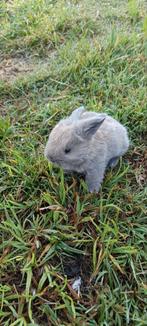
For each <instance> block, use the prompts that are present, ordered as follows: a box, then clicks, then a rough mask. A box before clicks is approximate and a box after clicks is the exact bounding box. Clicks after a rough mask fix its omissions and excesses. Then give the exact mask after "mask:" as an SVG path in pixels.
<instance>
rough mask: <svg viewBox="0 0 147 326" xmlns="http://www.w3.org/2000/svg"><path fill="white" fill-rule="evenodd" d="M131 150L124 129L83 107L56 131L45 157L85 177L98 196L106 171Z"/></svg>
mask: <svg viewBox="0 0 147 326" xmlns="http://www.w3.org/2000/svg"><path fill="white" fill-rule="evenodd" d="M128 147H129V139H128V135H127V131H126V128H125V127H123V126H122V125H121V124H120V123H119V122H118V121H116V120H115V119H113V118H111V117H110V116H108V115H107V114H104V113H96V112H90V111H89V112H88V111H86V110H85V109H84V107H83V106H82V107H79V108H78V109H76V110H74V111H73V112H72V114H71V115H70V116H69V117H67V118H66V119H63V120H61V121H59V123H58V124H57V125H56V126H55V127H54V128H53V130H52V131H51V133H50V135H49V139H48V141H47V144H46V147H45V152H44V154H45V157H47V159H48V160H49V161H51V162H53V163H56V164H57V165H59V166H61V167H62V168H63V169H64V170H66V171H73V172H74V171H75V172H79V173H83V174H84V175H85V179H86V183H87V185H88V190H89V191H90V192H94V191H96V192H98V190H99V188H100V185H101V183H102V180H103V178H104V173H105V170H106V168H107V167H108V166H110V167H114V166H115V165H116V164H117V162H118V159H119V157H120V156H122V155H123V154H124V153H125V152H126V151H127V149H128Z"/></svg>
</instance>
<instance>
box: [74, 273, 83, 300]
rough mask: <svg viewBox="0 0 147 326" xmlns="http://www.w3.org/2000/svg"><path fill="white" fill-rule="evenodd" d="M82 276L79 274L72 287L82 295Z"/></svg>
mask: <svg viewBox="0 0 147 326" xmlns="http://www.w3.org/2000/svg"><path fill="white" fill-rule="evenodd" d="M81 281H82V280H81V277H80V276H78V278H76V279H75V281H74V282H73V284H72V288H73V290H74V291H76V292H77V293H78V296H79V295H80V286H81Z"/></svg>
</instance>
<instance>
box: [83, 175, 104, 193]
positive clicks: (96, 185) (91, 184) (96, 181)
mask: <svg viewBox="0 0 147 326" xmlns="http://www.w3.org/2000/svg"><path fill="white" fill-rule="evenodd" d="M96 172H97V171H96ZM96 172H95V171H90V172H89V171H88V172H87V174H86V183H87V186H88V190H89V192H98V191H99V189H100V186H101V182H102V180H103V173H101V174H100V173H99V174H98V173H96Z"/></svg>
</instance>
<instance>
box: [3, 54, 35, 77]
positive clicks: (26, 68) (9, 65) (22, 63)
mask: <svg viewBox="0 0 147 326" xmlns="http://www.w3.org/2000/svg"><path fill="white" fill-rule="evenodd" d="M33 69H34V65H33V63H30V62H29V60H27V59H25V58H17V57H16V58H9V59H4V60H3V61H1V62H0V79H2V80H4V81H9V80H13V79H14V78H16V76H18V75H22V74H25V73H26V72H31V71H33Z"/></svg>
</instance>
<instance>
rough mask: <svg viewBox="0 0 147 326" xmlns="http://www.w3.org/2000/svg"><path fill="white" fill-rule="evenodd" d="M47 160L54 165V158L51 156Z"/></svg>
mask: <svg viewBox="0 0 147 326" xmlns="http://www.w3.org/2000/svg"><path fill="white" fill-rule="evenodd" d="M49 160H50V161H51V162H53V163H54V158H53V156H52V155H50V156H49Z"/></svg>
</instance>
